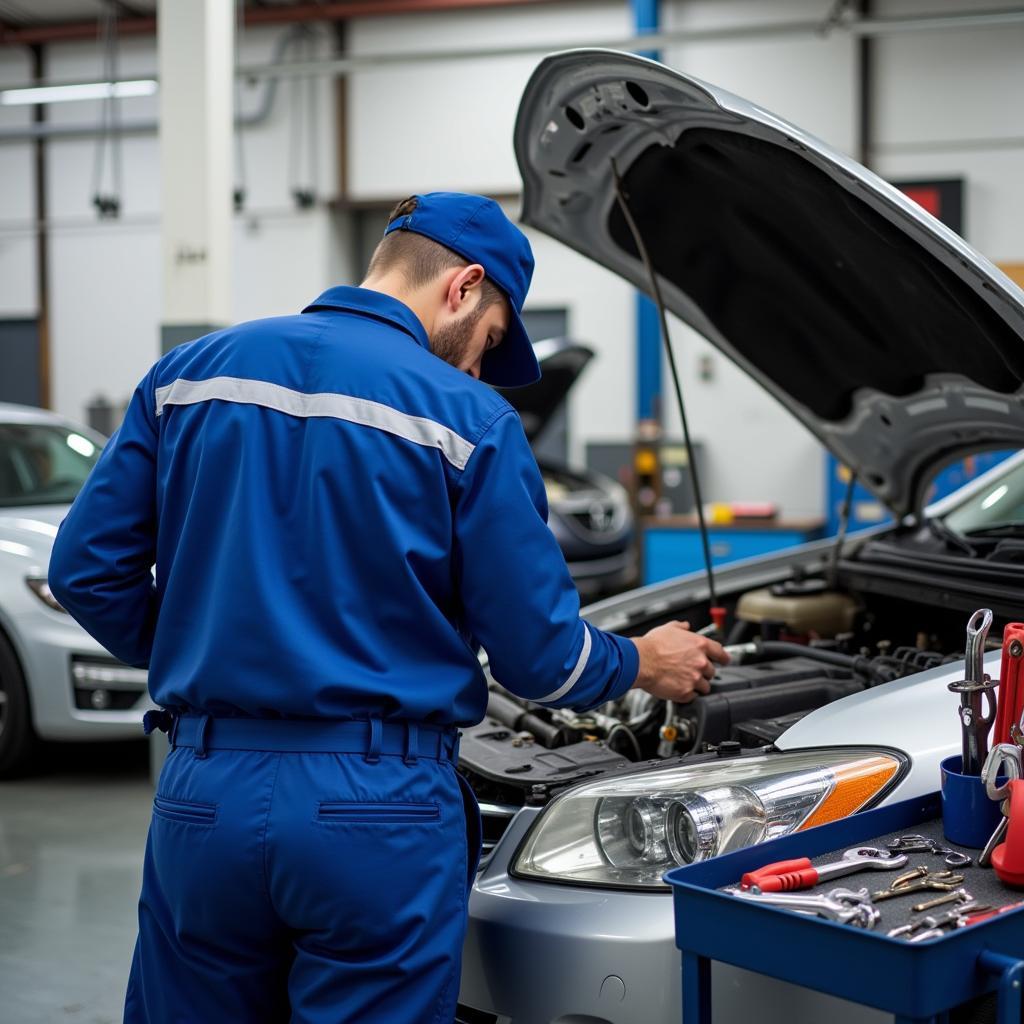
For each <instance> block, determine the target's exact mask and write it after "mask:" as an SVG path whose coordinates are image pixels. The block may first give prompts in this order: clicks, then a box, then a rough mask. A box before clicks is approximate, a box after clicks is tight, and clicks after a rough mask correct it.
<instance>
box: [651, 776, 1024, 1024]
mask: <svg viewBox="0 0 1024 1024" xmlns="http://www.w3.org/2000/svg"><path fill="white" fill-rule="evenodd" d="M941 814H942V805H941V799H940V796H939V794H937V793H936V794H932V795H930V796H927V797H923V798H919V799H916V800H910V801H905V802H903V803H899V804H894V805H892V806H891V807H884V808H880V809H877V810H873V811H867V812H865V813H862V814H857V815H854V816H852V817H850V818H846V819H844V820H842V821H838V822H834V823H832V824H829V825H823V826H821V827H819V828H814V829H810V830H808V831H806V832H800V833H796V834H793V835H789V836H786V837H784V838H781V839H776V840H772V841H770V842H768V843H764V844H762V845H760V846H754V847H748V848H746V849H742V850H737V851H736V852H734V853H730V854H726V855H724V856H721V857H717V858H714V859H712V860H708V861H703V862H699V863H696V864H691V865H688V866H686V867H682V868H677V869H675V870H674V871H671V872H669V873H668V875H666V881H667V882H668V883H669V884H670V885H671V886H672V889H673V898H674V906H675V915H676V944H677V946H678V947H679V948H680V950H681V951H682V975H683V978H682V980H683V1022H684V1024H712V1020H713V1017H712V1007H711V963H712V961H714V960H719V961H722V962H725V963H730V964H733V965H735V966H737V967H742V968H745V969H747V970H750V971H755V972H758V973H760V974H764V975H768V976H770V977H774V978H779V979H781V980H783V981H788V982H791V983H793V984H796V985H802V986H805V987H807V988H811V989H816V990H817V991H820V992H825V993H829V994H831V995H835V996H838V997H840V998H842V999H848V1000H851V1001H852V1002H855V1003H860V1004H862V1005H866V1006H872V1007H875V1008H876V1009H880V1010H883V1011H887V1012H889V1013H892V1014H893V1015H894V1017H895V1019H896V1021H897V1022H899V1024H944V1022H945V1021H946V1020H947V1015H948V1012H949V1011H950V1010H951V1009H952V1008H953V1007H956V1006H959V1005H960V1004H962V1003H965V1002H968V1001H969V1000H971V999H974V998H976V997H978V996H980V995H983V994H985V993H988V992H993V991H997V992H998V1008H999V1010H998V1012H999V1015H998V1022H999V1024H1018V1022H1019V1021H1020V1019H1021V985H1022V982H1024V916H1022V914H1021V910H1020V909H1010V910H1002V907H1003V905H1006V904H1009V903H1011V902H1012V901H1013V900H1014V899H1019V898H1020V897H1021V894H1019V893H1018V894H1016V895H1015V894H1014V893H1013V892H1012V891H1011V890H1008V889H1006V888H1003V887H1002V886H1001V883H1000V882H999V880H998V878H996V877H995V875H994V874H993V872H992V871H989V870H985V869H983V868H978V867H972V868H970V869H968V868H964V869H963V870H964V871H968V870H970V871H972V872H973V874H972V875H971V877H970V882H969V883H967V882H965V883H964V884H965V885H967V884H970V885H971V887H972V891H974V892H975V898H976V900H979V901H982V900H983V901H984V903H985V904H986V905H989V906H991V907H992V909H993V910H994V911H1000V912H995V913H992V914H991V916H986V915H979V916H986V919H985V920H981V921H979V922H978V923H974V924H970V925H969V926H966V927H958V928H953V929H951V930H950V931H949V932H948V933H945V934H943V935H942V936H941V937H935V938H930V939H929V938H927V937H926V938H925V941H919V942H918V941H915V942H911V941H907V940H906V938H904V937H889V936H888V935H887V934H886V930H883V929H873V930H868V929H866V928H864V927H860V928H858V927H853V926H851V924H850V923H841V922H840V921H831V920H824V919H822V918H819V917H812V916H806V915H804V914H798V913H792V912H791V911H790V910H787V909H782V908H780V907H778V906H769V905H755V904H754V903H752V902H748V901H746V900H744V899H740V898H737V896H736V895H735V893H734V892H729V891H725V890H727V889H729V888H732V887H736V886H737V885H738V883H739V882H740V880H741V879H742V878H743V876H744V875H747V874H749V873H755V874H756V873H758V872H759V870H761V871H763V869H764V866H765V864H766V863H770V862H788V861H793V860H795V859H797V858H810V860H811V861H812V862H813V863H816V864H819V865H820V864H823V863H827V862H833V863H834V862H836V861H837V860H838V859H841V858H842V856H843V853H844V851H849V850H850V849H851V848H853V849H856V848H858V847H861V848H862V847H871V848H876V849H877V848H879V847H881V848H885V847H887V846H889V844H892V843H895V842H896V840H897V839H898V837H899V836H900V835H901V834H904V833H914V834H917V835H920V834H922V833H923V834H925V835H928V834H930V835H932V836H935V837H939V838H941V836H942V822H941ZM894 848H895V849H899V848H900V847H899V845H898V844H897V845H896V846H895V847H894ZM933 849H934V851H935V852H936V855H938V853H941V852H943V851H945V853H947V854H949V853H950V852H952V853H953V854H959V853H961V852H962V851H955V850H954V851H951V849H950V848H949V847H948V846H946V847H939V846H938V842H937V841H936V843H935V844H934V848H933ZM976 852H977V851H973V850H972V851H968V853H969V854H971V855H973V854H975V853H976ZM918 857H919V858H920V859H923V860H925V861H927V860H935V857H934V856H933V857H929V856H928V854H927V853H922V854H920V855H918ZM917 859H918V858H915V859H912V860H910V861H909V863H910V864H911V865H913V864H914V863H917ZM961 859H966V858H961ZM896 863H897V861H895V860H894V861H893V864H896ZM898 863H901V864H907V863H908V862H907V860H906V859H901V860H900V861H899V862H898ZM951 863H952V861H951ZM935 866H936V867H939V868H943V867H946V862H945V861H942V860H937V861H935ZM894 870H896V869H894ZM823 874H824V873H823ZM882 877H883V876H882V875H881V874H880V873H878V872H874V871H873V872H871V874H870V875H866V874H849V875H848V876H847V877H846V878H843V879H842V881H843V883H845V884H849V885H858V886H860V885H869V886H874V885H875V884H876V883H877V882H879V881H880V880H881V879H882ZM823 884H824V885H826V886H831V885H832V883H831V882H824V883H823ZM801 887H802V886H800V885H797V884H793V885H792V886H790V885H784V888H787V889H788V888H801ZM975 890H976V891H975ZM876 895H877V894H876ZM897 904H903V906H902V907H899V906H897ZM879 906H883V904H879ZM884 906H885V907H886V913H887V914H888V915H889V919H888V921H887V922H885V925H893V924H895V925H896V927H899V924H898V922H899V921H900V920H901V918H902V919H904V920H905V919H906V918H907V916H908V914H907V911H908V909H909V908H907V907H906V905H905V901H901V900H892V901H890V902H887V903H886V904H884ZM1022 906H1024V904H1022ZM890 907H891V908H892V909H891V911H890V910H889V908H890ZM939 913H940V914H941V911H940V912H939Z"/></svg>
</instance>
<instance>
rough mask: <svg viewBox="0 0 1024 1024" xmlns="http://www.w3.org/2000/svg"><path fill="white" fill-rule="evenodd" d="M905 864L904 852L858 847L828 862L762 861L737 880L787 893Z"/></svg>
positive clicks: (745, 886) (743, 885)
mask: <svg viewBox="0 0 1024 1024" xmlns="http://www.w3.org/2000/svg"><path fill="white" fill-rule="evenodd" d="M906 863H907V855H906V854H905V853H903V854H892V853H888V852H886V851H884V850H877V849H875V847H873V846H858V847H856V848H855V849H853V850H847V851H846V853H844V854H843V856H842V858H841V859H840V860H837V861H833V862H832V863H831V864H819V865H818V866H817V867H815V866H814V865H813V864H812V863H811V861H810V858H808V857H800V858H799V859H798V860H780V861H776V862H775V863H774V864H766V865H765V866H764V867H763V868H758V869H757V870H756V871H748V872H747V873H746V874H745V875H744V876H743V878H741V879H740V887H741V888H743V889H757V890H758V891H759V892H789V891H791V890H793V889H810V888H812V887H813V886H815V885H817V884H818V883H819V882H824V881H825V880H826V879H828V878H838V877H839V876H840V875H852V874H856V873H857V872H858V871H891V870H892V869H893V868H901V867H903V865H904V864H906Z"/></svg>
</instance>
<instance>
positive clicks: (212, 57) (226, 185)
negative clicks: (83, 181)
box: [157, 0, 235, 352]
mask: <svg viewBox="0 0 1024 1024" xmlns="http://www.w3.org/2000/svg"><path fill="white" fill-rule="evenodd" d="M234 31H235V5H234V2H233V0H160V4H159V9H158V17H157V33H158V46H159V62H160V176H161V201H160V209H161V225H160V234H161V251H162V255H163V286H164V287H163V323H162V327H161V349H162V351H164V352H166V351H167V350H168V349H170V348H173V347H174V346H175V345H177V344H180V343H181V342H184V341H190V340H191V339H192V338H196V337H199V336H200V335H202V334H205V333H208V332H209V331H211V330H215V329H217V328H218V327H222V326H224V325H226V324H227V323H229V322H230V319H231V216H232V196H231V182H232V159H233V156H232V153H233V150H232V132H233V127H234V100H233V96H234V61H235V53H234Z"/></svg>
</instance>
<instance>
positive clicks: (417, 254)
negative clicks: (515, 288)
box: [366, 196, 505, 313]
mask: <svg viewBox="0 0 1024 1024" xmlns="http://www.w3.org/2000/svg"><path fill="white" fill-rule="evenodd" d="M415 209H416V197H415V196H410V197H409V198H408V199H403V200H402V201H401V202H400V203H399V204H398V205H397V206H396V207H395V208H394V209H393V210H392V211H391V213H389V214H388V224H389V225H391V224H392V223H394V222H395V221H396V220H398V219H399V218H400V217H407V216H408V215H409V214H410V213H412V211H413V210H415ZM468 266H469V260H466V259H463V258H462V257H461V256H460V255H459V254H458V253H457V252H453V251H452V250H451V249H449V248H448V247H447V246H446V245H441V243H440V242H435V241H434V240H433V239H432V238H427V236H426V235H421V234H418V233H417V232H415V231H401V230H399V231H392V232H391V233H390V234H388V235H385V236H384V237H383V238H382V239H381V240H380V242H379V244H378V245H377V248H376V249H374V251H373V255H372V256H371V257H370V265H369V267H368V268H367V270H366V276H367V277H372V276H374V275H377V274H383V273H387V272H389V271H392V270H397V271H399V272H400V273H401V274H402V276H403V277H404V278H405V281H406V283H407V284H408V285H409V287H410V288H420V287H422V286H423V285H425V284H429V283H430V282H431V281H433V280H434V278H435V277H438V276H439V275H441V274H443V273H444V272H445V271H447V270H454V269H455V268H457V267H468ZM503 298H505V294H504V292H502V291H501V289H500V288H498V287H497V286H496V285H494V284H493V283H492V282H491V280H490V278H486V277H485V278H484V281H483V290H482V293H481V301H480V305H479V306H478V307H477V309H478V311H479V312H480V313H483V311H484V310H485V309H487V308H488V307H489V306H493V305H494V303H496V302H499V301H500V300H501V299H503Z"/></svg>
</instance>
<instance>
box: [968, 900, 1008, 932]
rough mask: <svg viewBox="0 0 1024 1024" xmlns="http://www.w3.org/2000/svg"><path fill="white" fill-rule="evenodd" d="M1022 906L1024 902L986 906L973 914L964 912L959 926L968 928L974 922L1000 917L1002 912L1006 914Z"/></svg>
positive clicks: (979, 922) (978, 922)
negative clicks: (1001, 905) (1003, 905)
mask: <svg viewBox="0 0 1024 1024" xmlns="http://www.w3.org/2000/svg"><path fill="white" fill-rule="evenodd" d="M1020 906H1024V904H1021V903H1007V904H1006V906H1005V907H986V908H985V909H980V910H978V911H976V912H975V913H973V914H964V916H963V917H962V918H961V923H960V924H958V927H960V928H966V927H968V926H969V925H972V924H981V922H982V921H987V920H988V919H989V918H990V917H998V916H999V915H1000V914H1005V913H1006V911H1007V910H1016V909H1017V908H1018V907H1020Z"/></svg>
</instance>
